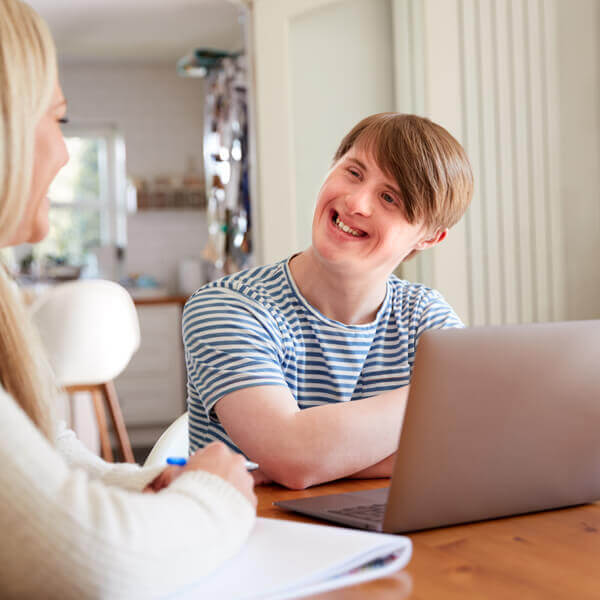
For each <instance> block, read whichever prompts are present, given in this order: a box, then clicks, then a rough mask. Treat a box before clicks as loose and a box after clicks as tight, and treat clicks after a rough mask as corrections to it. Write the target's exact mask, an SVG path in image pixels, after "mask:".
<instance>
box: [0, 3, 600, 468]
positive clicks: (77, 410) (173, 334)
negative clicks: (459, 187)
mask: <svg viewBox="0 0 600 600" xmlns="http://www.w3.org/2000/svg"><path fill="white" fill-rule="evenodd" d="M30 3H31V5H32V6H33V7H34V8H35V9H36V10H38V11H39V12H40V13H41V14H42V15H43V16H44V17H45V18H46V19H47V21H48V22H49V24H50V27H51V29H52V31H53V33H54V36H55V38H56V40H57V45H58V50H59V60H60V79H61V83H62V86H63V90H64V93H65V96H66V98H67V101H68V117H69V123H68V124H66V125H64V130H63V131H64V134H65V137H66V139H67V143H68V147H69V152H70V155H71V161H70V163H69V165H68V166H67V167H66V168H65V169H64V170H63V171H62V173H61V174H60V176H59V178H58V179H57V180H56V182H55V183H54V184H53V186H52V188H51V190H50V197H51V200H52V204H53V210H52V212H51V220H52V223H51V233H50V235H49V237H48V239H47V240H46V241H45V242H44V243H43V244H40V245H39V246H38V247H36V249H35V250H33V249H32V248H31V247H28V246H23V247H19V248H17V249H16V250H15V251H14V252H12V253H11V254H10V255H5V256H4V260H5V262H6V263H7V264H8V266H9V268H11V269H12V270H13V272H14V273H15V275H16V277H17V278H18V279H19V280H20V281H21V282H22V283H23V285H24V286H25V287H26V289H28V290H29V293H31V294H32V295H35V294H38V293H41V292H40V290H41V289H42V288H43V287H44V286H48V285H57V284H59V282H60V281H62V280H66V279H72V278H77V277H103V278H107V279H113V280H115V281H119V282H121V283H122V284H123V285H125V286H126V287H127V288H128V289H129V290H130V292H131V294H132V297H133V298H134V300H135V302H136V308H137V311H138V317H139V320H140V327H141V346H140V349H139V350H138V352H137V353H136V354H135V355H134V357H133V359H132V361H131V363H130V364H129V366H128V367H127V368H126V369H125V371H124V372H123V373H122V375H120V376H119V378H117V380H116V387H117V391H118V395H119V401H120V404H121V407H122V409H123V413H124V417H125V422H126V424H127V429H128V431H129V436H130V438H131V442H132V445H133V447H134V451H135V452H136V457H137V458H138V459H143V457H144V455H145V453H147V450H148V448H150V447H151V446H152V445H153V443H154V442H155V441H156V439H157V437H158V436H159V435H160V432H161V431H163V430H164V428H165V427H166V426H167V425H168V424H169V423H170V422H172V421H173V420H174V419H175V418H176V417H177V416H179V415H180V414H181V413H182V412H184V411H185V409H186V407H185V398H186V390H185V373H184V359H183V348H182V344H181V335H180V317H181V309H182V306H183V303H184V302H185V300H186V299H187V297H188V296H189V295H190V294H191V293H193V291H194V290H195V289H196V288H197V287H199V286H200V285H202V284H203V283H205V282H206V281H208V280H210V279H214V278H216V277H219V276H221V275H223V274H225V273H230V272H234V271H237V270H239V269H242V268H245V267H248V266H251V265H259V264H263V263H269V262H273V261H275V260H279V259H281V258H284V257H286V256H289V255H291V254H292V253H293V252H296V251H298V250H301V249H303V248H305V247H306V246H307V245H308V244H309V243H310V224H311V220H312V210H313V206H314V200H315V198H316V195H317V192H318V189H319V186H320V182H321V181H322V179H323V177H324V175H325V172H326V170H327V167H328V165H329V164H330V162H331V157H332V155H333V153H334V151H335V148H336V146H337V144H338V142H339V140H340V139H341V137H342V136H343V135H344V134H345V132H346V131H347V130H348V129H349V128H350V127H351V126H352V125H354V124H355V123H356V122H357V121H358V120H359V119H361V118H363V117H364V116H366V115H368V114H371V113H376V112H383V111H401V112H411V113H417V114H420V115H423V116H428V117H430V118H432V119H433V120H435V121H437V122H439V123H440V124H441V125H443V126H444V127H446V128H447V129H448V130H449V131H450V132H451V133H452V134H453V135H455V136H456V137H457V138H458V139H459V140H460V141H461V142H462V143H463V144H464V146H465V148H466V150H467V153H468V155H469V157H470V159H471V161H472V165H473V169H474V174H475V181H476V187H475V197H474V200H473V203H472V206H471V208H470V209H469V211H468V213H467V216H466V217H465V219H463V221H462V222H461V223H460V224H459V225H457V226H456V227H455V229H454V230H453V231H452V232H451V233H450V235H449V237H448V239H447V240H446V241H445V242H444V243H443V244H442V245H441V247H439V248H436V249H434V250H433V251H431V252H429V253H425V254H423V255H421V256H419V257H417V258H416V259H413V260H411V261H409V262H408V263H406V264H405V265H402V266H401V268H400V273H399V274H400V275H401V276H402V277H405V278H408V279H412V280H416V281H422V282H424V283H426V284H427V285H430V286H432V287H436V288H437V289H439V290H440V291H441V292H442V293H443V294H444V295H445V297H446V298H447V300H448V301H449V302H450V304H452V305H453V306H454V307H455V309H456V310H457V312H458V314H459V315H460V316H461V318H462V319H463V320H464V321H465V323H467V324H469V325H482V324H502V323H520V322H530V321H550V320H567V319H592V318H600V300H599V298H600V268H598V265H597V261H598V260H599V259H600V202H599V200H600V198H599V197H598V190H599V189H600V175H599V172H600V169H599V167H600V139H599V133H600V53H599V49H600V48H599V29H600V2H598V1H597V0H569V1H568V2H567V1H566V0H254V1H252V2H251V1H249V0H248V1H244V0H169V2H164V1H162V0H118V1H117V0H87V2H85V3H80V2H74V1H72V0H30ZM64 412H65V414H66V415H67V416H68V417H69V419H70V420H71V422H72V424H73V425H74V426H75V427H76V428H77V429H78V431H79V433H80V435H82V437H84V438H85V439H86V443H88V444H89V445H90V446H91V447H93V448H97V447H98V441H97V431H96V429H95V427H96V425H95V419H94V418H93V412H92V409H91V407H90V405H89V402H87V403H86V400H85V399H80V398H78V399H77V401H76V402H73V403H70V404H68V406H66V408H65V409H64Z"/></svg>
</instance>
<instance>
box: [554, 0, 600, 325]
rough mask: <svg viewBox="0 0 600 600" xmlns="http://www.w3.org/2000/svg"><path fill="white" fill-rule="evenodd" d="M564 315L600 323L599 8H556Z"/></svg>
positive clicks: (577, 3)
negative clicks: (563, 251) (564, 273)
mask: <svg viewBox="0 0 600 600" xmlns="http://www.w3.org/2000/svg"><path fill="white" fill-rule="evenodd" d="M558 36H559V67H560V77H559V81H560V120H561V144H560V147H561V152H560V164H561V180H562V187H561V199H562V213H563V222H564V227H565V245H566V280H567V281H566V282H567V314H568V318H570V319H586V318H587V319H590V318H596V319H598V318H600V267H599V266H598V261H599V260H600V58H599V56H600V55H599V52H600V5H599V3H598V2H597V1H596V0H571V1H570V2H559V3H558Z"/></svg>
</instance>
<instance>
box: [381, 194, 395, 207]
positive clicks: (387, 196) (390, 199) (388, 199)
mask: <svg viewBox="0 0 600 600" xmlns="http://www.w3.org/2000/svg"><path fill="white" fill-rule="evenodd" d="M381 197H382V198H383V199H384V200H385V201H386V202H387V203H388V204H393V203H394V196H392V195H390V194H387V193H385V192H384V193H383V194H382V195H381Z"/></svg>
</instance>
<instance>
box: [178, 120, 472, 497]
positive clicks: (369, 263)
mask: <svg viewBox="0 0 600 600" xmlns="http://www.w3.org/2000/svg"><path fill="white" fill-rule="evenodd" d="M472 190H473V177H472V173H471V168H470V165H469V162H468V159H467V157H466V154H465V152H464V150H463V148H462V147H461V146H460V144H459V143H458V142H457V141H456V140H455V139H454V138H453V137H452V136H451V135H450V134H449V133H448V132H447V131H446V130H445V129H443V128H442V127H440V126H439V125H436V124H435V123H432V122H431V121H429V120H428V119H424V118H421V117H417V116H413V115H402V114H397V113H383V114H378V115H372V116H370V117H367V118H366V119H364V120H363V121H361V122H360V123H358V124H357V125H356V126H355V127H354V128H353V129H352V131H350V133H348V135H347V136H346V137H345V138H344V139H343V140H342V142H341V144H340V146H339V148H338V150H337V152H336V154H335V157H334V161H333V165H332V167H331V170H330V171H329V173H328V174H327V177H326V179H325V182H324V183H323V185H322V187H321V190H320V192H319V196H318V200H317V206H316V209H315V214H314V219H313V226H312V245H311V246H310V247H309V248H308V249H307V250H305V251H304V252H301V253H299V254H295V255H294V256H292V257H291V258H288V259H286V260H283V261H281V262H278V263H276V264H274V265H270V266H267V267H259V268H255V269H250V270H247V271H243V272H241V273H236V274H234V275H230V276H228V277H224V278H223V279H220V280H218V281H214V282H211V283H209V284H207V285H206V286H204V287H203V288H201V289H200V290H198V291H197V292H196V293H195V294H194V295H193V296H192V298H191V299H190V300H189V301H188V303H187V305H186V307H185V311H184V316H183V336H184V343H185V349H186V363H187V369H188V405H189V416H190V449H191V450H194V449H196V448H197V447H200V446H204V445H206V444H208V443H209V442H211V441H213V440H222V441H224V442H226V443H227V444H229V445H230V446H231V447H232V448H235V449H238V450H241V451H242V452H243V453H244V454H245V455H246V456H247V457H248V458H250V459H252V460H254V461H256V462H258V463H259V464H260V472H258V473H257V474H256V478H257V481H259V482H261V481H269V480H273V481H276V482H278V483H281V484H282V485H285V486H287V487H291V488H304V487H307V486H310V485H315V484H318V483H322V482H324V481H329V480H333V479H338V478H340V477H349V476H352V477H386V476H390V474H391V469H392V466H393V461H394V453H395V451H396V448H397V445H398V439H399V432H400V428H401V424H402V419H403V415H404V408H405V404H406V399H407V395H408V387H409V383H410V376H411V371H412V366H413V359H414V355H415V350H416V345H417V342H418V339H419V336H420V334H421V333H422V332H423V331H425V330H426V329H433V328H443V327H460V326H462V324H461V322H460V319H459V318H458V317H457V316H456V314H455V313H454V311H453V310H452V309H451V307H450V306H449V305H448V304H447V303H446V302H445V301H444V299H443V298H442V297H441V295H440V294H439V293H438V292H436V291H435V290H431V289H429V288H427V287H425V286H423V285H420V284H414V283H410V282H407V281H403V280H400V279H398V278H397V277H395V276H394V275H393V274H392V272H393V271H394V269H395V268H396V267H397V266H398V265H399V264H400V263H401V262H402V261H403V260H406V259H407V258H408V257H410V256H412V255H413V254H414V253H416V252H420V251H422V250H425V249H427V248H430V247H432V246H434V245H436V244H438V243H439V242H440V241H442V240H443V239H444V238H445V237H446V235H447V232H448V228H449V227H451V226H452V225H454V224H455V223H456V222H457V221H458V220H459V219H460V217H461V216H462V214H463V213H464V211H465V210H466V208H467V206H468V204H469V202H470V199H471V196H472Z"/></svg>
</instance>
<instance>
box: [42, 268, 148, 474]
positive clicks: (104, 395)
mask: <svg viewBox="0 0 600 600" xmlns="http://www.w3.org/2000/svg"><path fill="white" fill-rule="evenodd" d="M31 312H32V318H33V321H34V323H35V324H36V326H37V328H38V330H39V332H40V335H41V339H42V343H43V345H44V347H45V349H46V352H47V355H48V359H49V361H50V364H51V366H52V369H53V370H54V374H55V375H56V379H57V382H58V384H59V385H60V386H61V387H64V388H65V391H66V392H67V393H68V394H69V395H71V394H73V393H75V392H82V391H85V392H89V393H90V394H91V395H92V400H93V403H94V410H95V412H96V418H97V420H98V430H99V433H100V445H101V451H102V457H103V458H104V459H105V460H108V461H112V460H113V453H112V448H111V444H110V436H109V432H108V425H107V421H106V413H105V410H104V402H103V400H104V401H106V404H107V405H108V409H109V412H110V416H111V419H112V423H113V426H114V430H115V434H116V436H117V440H118V442H119V446H120V449H121V453H122V455H123V460H125V461H127V462H134V458H133V452H132V450H131V443H130V441H129V436H128V434H127V429H126V427H125V422H124V420H123V414H122V412H121V407H120V405H119V401H118V398H117V394H116V391H115V387H114V384H113V380H114V379H115V377H117V376H118V375H119V374H120V373H121V372H122V371H123V370H124V369H125V367H126V366H127V365H128V363H129V361H130V360H131V357H132V356H133V354H134V352H135V351H136V350H137V349H138V347H139V345H140V328H139V323H138V317H137V311H136V309H135V306H134V304H133V301H132V299H131V296H130V295H129V293H128V292H127V291H126V290H125V289H124V288H123V287H121V286H120V285H118V284H116V283H114V282H112V281H104V280H99V279H95V280H82V281H74V282H69V283H63V284H60V285H57V286H55V287H53V288H51V289H49V290H48V291H47V292H46V293H44V294H43V295H42V296H40V297H39V298H38V299H37V300H36V301H34V303H33V304H32V306H31Z"/></svg>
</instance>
